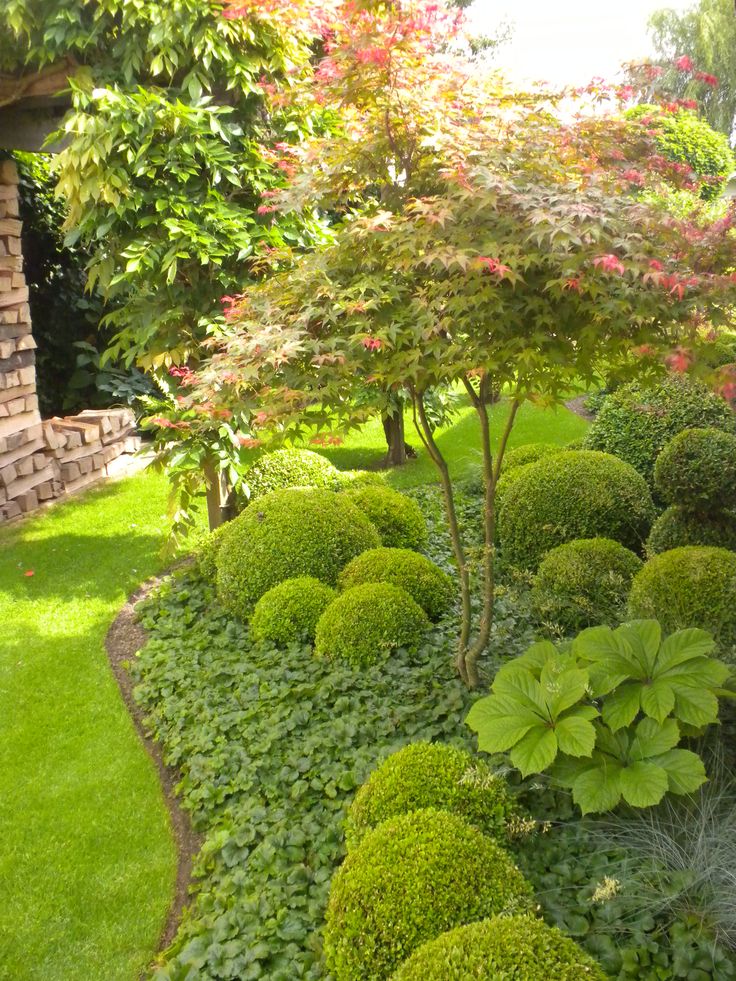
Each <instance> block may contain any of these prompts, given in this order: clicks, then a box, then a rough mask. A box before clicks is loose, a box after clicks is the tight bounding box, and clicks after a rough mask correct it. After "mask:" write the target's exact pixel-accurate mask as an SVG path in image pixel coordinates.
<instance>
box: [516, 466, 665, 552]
mask: <svg viewBox="0 0 736 981" xmlns="http://www.w3.org/2000/svg"><path fill="white" fill-rule="evenodd" d="M515 473H517V474H520V476H519V477H518V479H515V480H514V482H513V484H512V485H511V486H510V487H508V488H507V490H506V491H505V492H504V496H503V506H502V507H500V508H499V512H498V535H499V541H500V544H501V549H502V554H503V558H504V560H505V561H506V562H509V563H510V564H511V565H516V566H519V567H521V568H524V569H536V568H537V566H538V565H539V562H540V560H541V559H542V557H543V556H544V555H545V554H546V553H547V552H549V550H550V549H552V548H555V547H556V546H557V545H563V544H564V543H565V542H570V541H573V540H574V539H576V538H599V537H600V538H611V539H613V540H614V541H616V542H620V543H621V544H622V545H625V546H626V547H627V548H629V549H631V550H632V551H637V550H639V549H641V547H642V544H643V542H644V541H645V539H646V537H647V534H648V532H649V528H650V526H651V524H652V521H653V520H654V504H653V502H652V496H651V494H650V493H649V488H648V487H647V483H646V481H645V480H644V478H643V477H642V476H641V475H640V474H638V473H637V472H636V470H634V468H633V467H632V466H630V465H629V464H628V463H624V462H623V460H617V459H616V457H613V456H610V455H609V454H607V453H595V452H592V451H585V450H572V451H569V452H566V453H560V454H558V455H557V456H552V457H547V458H545V459H543V460H539V461H538V462H537V463H529V464H526V466H524V467H522V468H519V470H517V471H512V472H511V476H513V475H514V474H515Z"/></svg>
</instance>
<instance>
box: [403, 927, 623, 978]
mask: <svg viewBox="0 0 736 981" xmlns="http://www.w3.org/2000/svg"><path fill="white" fill-rule="evenodd" d="M585 978H588V979H590V981H606V975H605V974H604V973H603V971H602V970H601V968H600V966H599V965H598V964H596V962H595V961H594V960H593V958H592V957H590V956H589V955H588V954H586V953H585V951H584V950H582V949H581V948H580V947H579V946H578V945H577V944H576V943H575V941H574V940H571V939H570V937H566V936H565V934H564V933H562V931H561V930H558V929H557V927H551V926H547V924H546V923H544V922H542V920H535V919H532V918H531V917H530V916H495V917H493V918H492V919H489V920H481V921H480V922H479V923H469V924H467V925H466V926H461V927H457V928H456V929H454V930H448V932H447V933H443V934H441V935H440V936H439V937H436V938H435V939H434V940H430V941H428V942H427V943H425V944H422V946H421V947H419V948H418V949H417V950H416V951H414V953H413V954H412V955H411V957H410V958H409V959H408V960H406V961H404V963H403V964H402V965H401V967H400V968H399V969H398V971H396V973H395V974H394V975H393V977H392V981H502V979H508V981H512V979H513V981H584V979H585Z"/></svg>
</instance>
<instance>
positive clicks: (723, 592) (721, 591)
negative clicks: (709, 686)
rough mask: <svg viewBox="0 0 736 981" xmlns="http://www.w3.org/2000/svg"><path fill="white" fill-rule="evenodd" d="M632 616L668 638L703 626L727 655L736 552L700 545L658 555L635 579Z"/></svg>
mask: <svg viewBox="0 0 736 981" xmlns="http://www.w3.org/2000/svg"><path fill="white" fill-rule="evenodd" d="M629 613H630V614H631V616H632V617H635V618H637V619H650V618H651V619H655V620H659V622H660V623H661V624H662V628H663V630H664V631H665V632H666V633H671V632H673V631H675V630H681V629H683V628H685V627H700V628H702V629H703V630H708V631H709V632H710V633H712V634H713V636H714V637H715V639H716V641H717V643H718V645H719V647H720V648H721V649H722V650H723V651H731V649H732V648H733V646H734V645H735V644H736V552H729V551H728V550H727V549H725V548H708V547H705V546H701V545H692V546H686V547H683V548H673V549H672V550H671V551H669V552H662V553H661V554H660V555H655V556H654V557H653V558H651V559H649V561H648V562H647V563H645V565H644V567H643V568H642V569H641V570H640V571H639V572H638V573H637V574H636V576H635V577H634V581H633V583H632V585H631V595H630V596H629Z"/></svg>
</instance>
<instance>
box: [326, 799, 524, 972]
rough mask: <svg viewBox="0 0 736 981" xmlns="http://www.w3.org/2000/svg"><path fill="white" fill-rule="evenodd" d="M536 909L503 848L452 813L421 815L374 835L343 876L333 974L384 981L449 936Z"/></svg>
mask: <svg viewBox="0 0 736 981" xmlns="http://www.w3.org/2000/svg"><path fill="white" fill-rule="evenodd" d="M530 904H531V888H530V886H529V884H528V883H527V881H526V880H525V878H524V876H523V875H522V874H521V872H519V870H518V869H517V868H516V866H515V865H514V863H513V862H512V860H511V858H510V857H509V856H508V855H507V854H506V852H505V851H504V850H503V849H502V848H501V847H500V845H498V844H497V843H496V842H495V841H493V840H492V839H491V838H489V837H488V836H487V835H484V834H482V833H481V832H480V831H478V830H476V829H475V828H473V827H472V826H471V825H469V824H467V822H465V821H463V819H462V818H459V817H457V815H455V814H450V813H449V812H447V811H439V810H435V809H433V808H427V809H426V810H421V811H412V812H411V813H410V814H403V815H401V816H400V817H396V818H391V819H390V820H389V821H385V822H384V823H383V824H381V825H379V826H378V827H377V828H376V829H375V830H373V831H370V832H369V833H368V834H367V835H366V836H365V838H364V839H363V841H362V842H361V843H360V845H359V846H358V847H357V848H356V849H355V850H354V851H352V852H350V853H349V854H348V857H347V858H346V860H345V862H344V863H343V865H342V866H340V868H339V869H338V870H337V872H336V873H335V876H334V878H333V880H332V885H331V888H330V898H329V903H328V906H327V922H326V927H325V934H324V952H325V959H326V962H327V967H328V969H329V971H330V973H331V974H332V976H333V977H334V978H335V981H383V979H385V978H389V977H391V974H392V973H393V971H395V970H396V968H397V967H398V966H399V964H401V962H402V961H404V960H405V959H406V958H407V957H408V956H409V955H410V954H411V953H413V951H415V950H416V949H417V948H418V947H420V946H421V945H422V944H423V943H425V942H426V941H428V940H432V939H433V938H434V937H438V936H439V935H440V934H442V933H444V932H445V931H446V930H450V929H452V928H453V927H456V926H460V925H461V924H463V923H472V922H474V921H476V920H482V919H485V918H486V917H489V916H493V915H495V914H497V913H501V912H503V911H505V910H514V911H519V910H520V909H521V910H527V909H529V907H530Z"/></svg>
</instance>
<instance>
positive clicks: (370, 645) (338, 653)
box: [314, 582, 429, 667]
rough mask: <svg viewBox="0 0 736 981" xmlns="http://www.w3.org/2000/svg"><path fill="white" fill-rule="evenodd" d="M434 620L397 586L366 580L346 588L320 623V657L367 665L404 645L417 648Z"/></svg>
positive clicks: (317, 653) (317, 649)
mask: <svg viewBox="0 0 736 981" xmlns="http://www.w3.org/2000/svg"><path fill="white" fill-rule="evenodd" d="M428 626H429V621H428V620H427V615H426V614H425V612H424V610H423V609H422V608H421V606H419V605H418V604H417V603H415V602H414V600H413V599H412V598H411V596H410V595H409V594H408V593H407V592H405V591H404V590H403V589H399V587H398V586H391V585H389V584H388V583H372V582H371V583H364V584H363V585H362V586H353V588H352V589H348V590H346V591H345V592H344V593H341V594H340V595H339V596H338V597H337V599H336V600H333V602H332V603H330V605H329V606H328V607H327V609H326V610H325V612H324V613H323V614H322V616H321V617H320V619H319V622H318V624H317V632H316V637H315V647H314V652H315V654H316V655H317V657H328V658H331V659H338V660H342V661H348V662H349V663H350V664H352V665H354V666H355V667H368V666H369V665H371V664H378V663H379V662H380V661H383V660H385V659H386V658H387V657H388V656H389V654H391V653H392V651H395V650H396V649H397V648H399V647H402V648H404V649H405V650H407V651H410V652H413V651H415V650H416V649H417V648H418V647H419V644H420V643H421V640H422V637H423V636H424V634H425V632H426V630H427V627H428Z"/></svg>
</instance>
